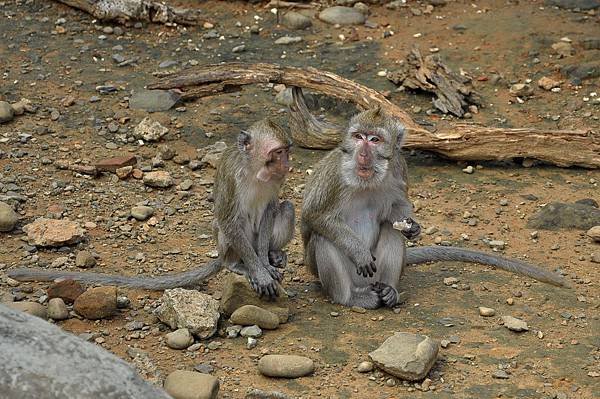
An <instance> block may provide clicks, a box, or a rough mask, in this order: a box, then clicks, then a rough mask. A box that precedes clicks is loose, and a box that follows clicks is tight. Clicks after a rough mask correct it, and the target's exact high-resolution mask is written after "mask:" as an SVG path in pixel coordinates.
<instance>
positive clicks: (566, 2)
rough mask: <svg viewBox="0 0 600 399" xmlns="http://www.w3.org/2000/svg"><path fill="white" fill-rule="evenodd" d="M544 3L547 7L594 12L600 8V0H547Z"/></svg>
mask: <svg viewBox="0 0 600 399" xmlns="http://www.w3.org/2000/svg"><path fill="white" fill-rule="evenodd" d="M544 3H545V4H546V5H547V6H553V7H558V8H565V9H574V8H579V9H580V10H594V9H596V8H599V7H600V0H546V1H545V2H544Z"/></svg>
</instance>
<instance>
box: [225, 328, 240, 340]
mask: <svg viewBox="0 0 600 399" xmlns="http://www.w3.org/2000/svg"><path fill="white" fill-rule="evenodd" d="M240 331H242V326H238V325H235V326H229V327H227V328H226V329H225V332H226V333H227V338H237V336H238V335H240Z"/></svg>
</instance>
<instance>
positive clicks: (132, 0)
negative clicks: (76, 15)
mask: <svg viewBox="0 0 600 399" xmlns="http://www.w3.org/2000/svg"><path fill="white" fill-rule="evenodd" d="M56 1H58V2H60V3H63V4H66V5H68V6H71V7H73V8H77V9H79V10H82V11H85V12H87V13H88V14H91V15H92V16H94V17H95V18H98V19H99V20H101V21H117V22H120V23H123V22H126V21H146V22H154V23H163V24H166V23H177V24H182V25H199V24H200V23H202V22H203V20H202V19H201V16H200V10H196V9H187V8H178V7H170V6H168V5H166V4H164V3H159V2H156V1H150V0H56Z"/></svg>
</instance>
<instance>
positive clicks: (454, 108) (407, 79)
mask: <svg viewBox="0 0 600 399" xmlns="http://www.w3.org/2000/svg"><path fill="white" fill-rule="evenodd" d="M387 78H388V80H390V81H392V82H393V83H394V84H396V85H401V86H403V87H405V88H407V89H410V90H421V91H426V92H429V93H433V94H434V95H435V97H436V98H434V99H433V106H434V107H436V108H437V109H439V110H440V111H441V112H443V113H444V114H447V113H451V114H453V115H456V116H459V117H462V116H463V115H464V114H465V112H466V110H467V108H468V107H469V105H481V99H480V97H479V94H477V93H476V92H475V90H473V88H472V87H470V85H469V83H470V81H471V79H470V78H469V77H466V76H462V75H460V74H457V73H455V72H453V71H452V70H451V69H450V68H448V66H446V64H444V63H443V62H442V60H441V59H440V57H439V56H437V55H435V54H430V55H428V56H426V57H423V56H422V55H421V52H420V51H419V49H418V48H417V47H414V48H413V49H412V50H411V51H410V53H408V55H407V56H406V59H405V60H403V61H402V63H401V64H400V68H399V69H397V70H395V71H392V72H390V73H388V75H387Z"/></svg>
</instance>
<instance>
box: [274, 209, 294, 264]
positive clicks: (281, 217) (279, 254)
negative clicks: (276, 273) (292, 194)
mask: <svg viewBox="0 0 600 399" xmlns="http://www.w3.org/2000/svg"><path fill="white" fill-rule="evenodd" d="M294 218H295V213H294V205H293V204H292V203H291V202H290V201H282V202H281V203H279V205H278V206H277V208H276V209H275V217H274V221H273V233H272V235H271V239H270V241H269V264H270V265H271V266H273V267H276V268H281V269H283V268H285V266H286V265H287V254H286V253H285V252H284V251H283V250H282V248H283V247H285V246H286V245H287V244H288V243H289V242H290V241H291V240H292V238H293V237H294V224H295V220H294Z"/></svg>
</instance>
